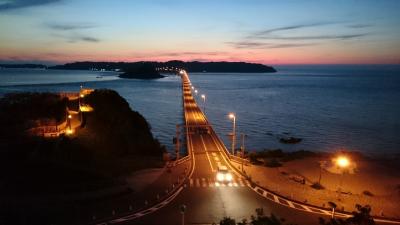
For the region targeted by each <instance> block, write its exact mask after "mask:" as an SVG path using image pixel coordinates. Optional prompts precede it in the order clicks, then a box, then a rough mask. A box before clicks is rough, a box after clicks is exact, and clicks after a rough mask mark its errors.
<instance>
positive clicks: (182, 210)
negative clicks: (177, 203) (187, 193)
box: [180, 204, 186, 225]
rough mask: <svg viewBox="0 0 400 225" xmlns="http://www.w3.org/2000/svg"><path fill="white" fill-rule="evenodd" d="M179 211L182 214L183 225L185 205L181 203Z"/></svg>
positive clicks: (183, 221) (183, 222)
mask: <svg viewBox="0 0 400 225" xmlns="http://www.w3.org/2000/svg"><path fill="white" fill-rule="evenodd" d="M180 211H181V214H182V225H185V211H186V205H184V204H182V205H181V207H180Z"/></svg>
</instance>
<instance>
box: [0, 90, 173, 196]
mask: <svg viewBox="0 0 400 225" xmlns="http://www.w3.org/2000/svg"><path fill="white" fill-rule="evenodd" d="M67 101H68V100H67V99H65V98H61V97H59V96H57V95H56V94H53V93H18V94H8V95H6V96H4V97H3V98H1V99H0V125H1V126H2V129H1V131H0V149H1V150H0V154H1V157H0V179H1V180H2V181H3V182H4V183H6V184H7V185H3V186H0V193H3V194H6V195H9V196H10V195H13V194H16V195H18V196H19V195H21V194H26V195H36V194H41V193H43V194H44V193H45V194H58V193H70V192H72V193H74V192H81V191H89V190H96V189H101V188H104V187H107V186H113V185H115V184H116V183H118V182H120V181H119V180H118V178H120V177H123V176H124V175H126V174H129V173H131V172H132V171H135V170H138V169H143V168H150V167H158V166H161V165H162V153H163V152H164V151H165V149H164V147H163V146H161V145H160V143H159V142H158V140H157V139H155V138H154V137H153V135H152V133H151V130H150V129H151V128H150V125H149V124H148V123H147V121H146V120H145V119H144V117H143V116H142V115H140V114H139V113H138V112H136V111H132V110H131V108H130V107H129V104H128V103H127V102H126V100H125V99H123V98H122V97H121V96H120V95H119V94H118V93H117V92H115V91H112V90H95V91H94V92H93V93H91V94H89V95H87V96H85V98H84V101H85V103H86V104H89V105H91V106H92V107H93V108H94V111H93V112H90V113H87V114H84V117H83V121H84V123H83V126H82V127H81V128H79V129H78V130H77V131H76V133H75V134H74V135H72V136H64V135H62V136H60V137H54V138H44V137H40V136H29V135H28V134H27V133H26V132H24V131H25V130H26V129H28V128H30V127H31V126H33V125H32V123H31V121H35V120H38V119H41V120H43V119H53V120H54V121H63V120H65V111H64V110H65V107H66V105H67ZM68 104H74V102H71V101H69V102H68ZM26 187H29V189H27V188H26Z"/></svg>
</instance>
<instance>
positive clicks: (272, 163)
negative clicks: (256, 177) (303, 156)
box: [264, 158, 282, 167]
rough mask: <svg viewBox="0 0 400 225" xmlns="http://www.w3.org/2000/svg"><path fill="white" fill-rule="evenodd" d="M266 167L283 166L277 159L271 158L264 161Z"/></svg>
mask: <svg viewBox="0 0 400 225" xmlns="http://www.w3.org/2000/svg"><path fill="white" fill-rule="evenodd" d="M264 165H265V166H266V167H281V166H282V163H280V162H279V161H278V160H277V159H275V158H273V159H269V160H266V161H265V162H264Z"/></svg>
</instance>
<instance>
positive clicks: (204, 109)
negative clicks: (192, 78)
mask: <svg viewBox="0 0 400 225" xmlns="http://www.w3.org/2000/svg"><path fill="white" fill-rule="evenodd" d="M201 98H202V99H203V113H206V95H201Z"/></svg>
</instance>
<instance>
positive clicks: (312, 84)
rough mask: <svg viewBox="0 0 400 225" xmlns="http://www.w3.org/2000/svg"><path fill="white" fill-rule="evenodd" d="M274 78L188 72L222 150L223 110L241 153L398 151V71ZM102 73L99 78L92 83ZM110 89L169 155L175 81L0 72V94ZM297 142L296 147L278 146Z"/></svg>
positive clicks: (357, 69)
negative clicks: (240, 140)
mask: <svg viewBox="0 0 400 225" xmlns="http://www.w3.org/2000/svg"><path fill="white" fill-rule="evenodd" d="M277 69H278V71H279V72H278V73H274V74H212V73H199V74H195V73H193V74H190V78H191V81H192V84H193V85H194V86H195V87H196V88H198V90H199V96H198V103H199V105H200V106H203V102H202V100H201V98H200V94H205V95H206V97H207V101H206V114H207V116H208V118H209V120H210V122H211V123H212V124H213V125H214V128H215V129H216V131H217V133H218V134H219V135H220V136H221V137H222V138H223V139H224V141H225V143H226V144H229V142H228V139H227V136H226V134H227V133H228V132H230V131H231V129H232V122H231V121H230V120H229V119H228V117H227V114H228V113H229V112H234V113H236V116H237V129H238V132H243V133H245V134H246V135H247V139H246V143H245V144H246V148H247V149H252V150H261V149H263V148H281V149H284V150H289V151H293V150H298V149H306V150H318V151H337V150H340V149H347V150H357V151H361V152H364V153H369V154H375V153H385V154H399V153H400V136H399V134H400V66H350V65H349V66H332V65H331V66H315V65H314V66H278V67H277ZM99 74H101V75H102V77H103V78H101V79H100V78H96V77H97V76H99ZM81 84H83V85H84V86H85V87H90V88H111V89H114V90H116V91H118V92H119V93H120V94H121V95H122V96H123V97H124V98H125V99H126V100H127V101H128V102H129V103H130V105H131V107H132V108H133V109H134V110H137V111H139V112H140V113H141V114H143V115H144V116H145V117H146V119H147V120H148V121H149V122H150V124H151V125H152V128H153V133H154V135H155V136H156V137H157V138H159V139H160V141H161V142H162V143H164V144H165V145H166V146H167V147H168V148H169V149H171V150H172V148H173V146H172V137H173V135H174V133H175V125H176V124H178V123H182V105H181V104H182V102H181V89H180V79H179V77H177V76H170V77H167V78H164V79H159V80H153V81H146V80H126V79H118V78H117V77H116V74H115V73H107V72H106V73H105V72H103V73H100V72H92V71H49V70H10V69H7V70H5V69H3V70H0V95H2V94H4V93H7V92H12V91H78V90H79V86H80V85H81ZM290 136H294V137H299V138H302V139H303V141H302V142H300V143H299V144H294V145H288V144H282V143H280V142H279V138H280V137H290Z"/></svg>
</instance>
